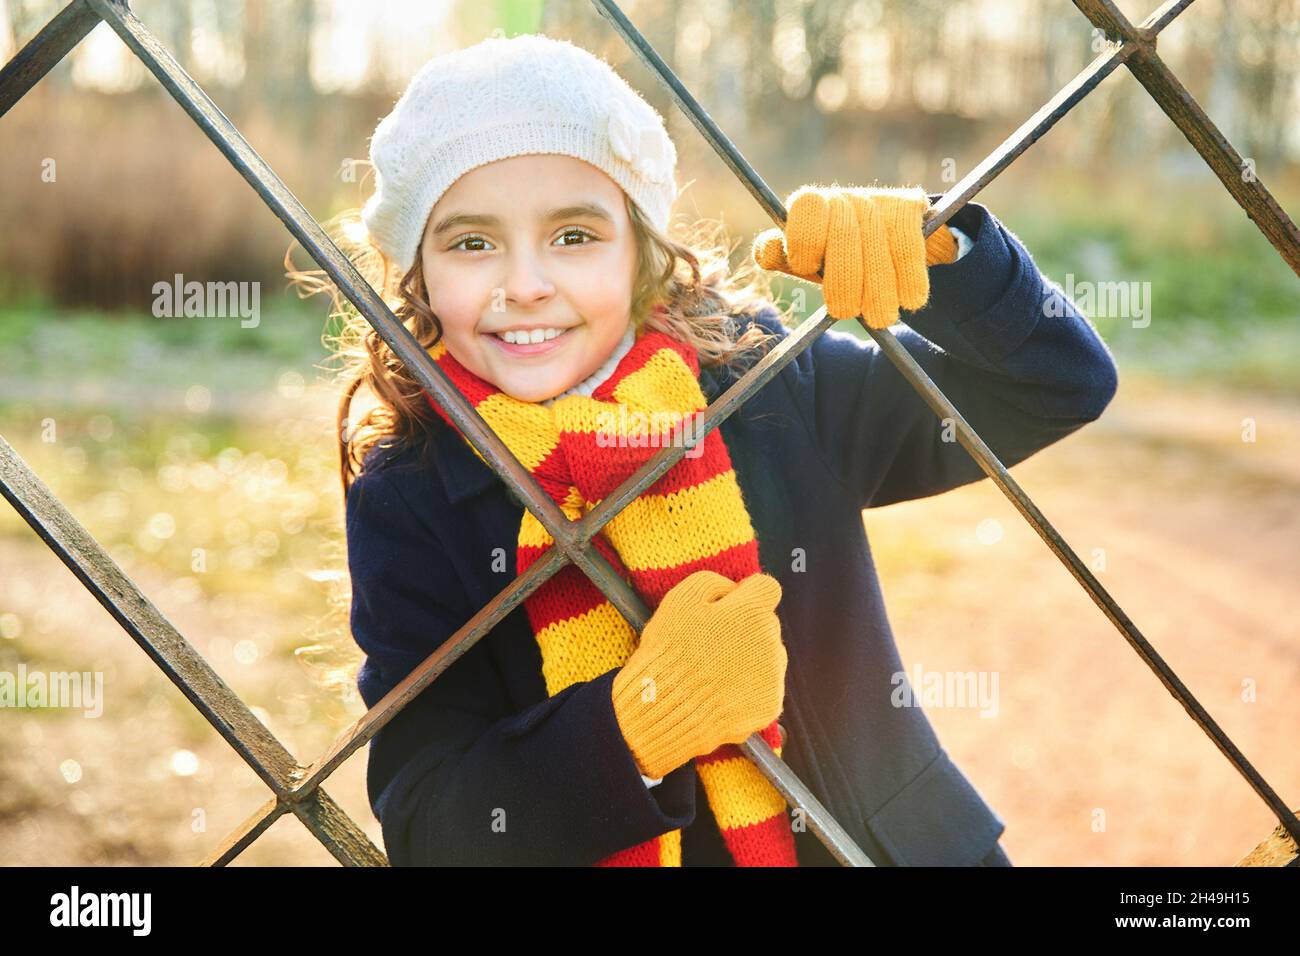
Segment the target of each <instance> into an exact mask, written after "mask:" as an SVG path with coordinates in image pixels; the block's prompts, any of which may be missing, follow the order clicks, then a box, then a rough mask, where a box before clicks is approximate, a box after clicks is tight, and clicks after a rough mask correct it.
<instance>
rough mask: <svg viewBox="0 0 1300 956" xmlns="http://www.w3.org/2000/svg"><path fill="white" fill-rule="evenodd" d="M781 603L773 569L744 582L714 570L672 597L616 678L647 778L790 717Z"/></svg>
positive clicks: (616, 693)
mask: <svg viewBox="0 0 1300 956" xmlns="http://www.w3.org/2000/svg"><path fill="white" fill-rule="evenodd" d="M780 600H781V585H780V583H779V582H778V581H777V580H776V578H773V577H771V576H770V575H767V574H761V573H759V574H751V575H750V576H749V577H747V578H745V579H744V580H743V581H741V582H740V583H739V584H737V583H735V582H733V581H732V580H730V579H729V578H727V577H725V576H723V575H721V574H718V573H717V572H716V571H708V570H704V571H696V572H695V573H694V574H691V575H688V576H687V577H685V578H683V579H682V580H681V581H679V582H678V583H677V584H676V585H675V586H674V587H673V588H672V589H671V590H670V591H669V592H668V593H667V594H665V595H664V599H663V600H662V601H661V602H660V603H659V607H658V608H656V609H655V613H654V614H653V615H652V616H651V617H650V620H649V621H647V622H646V625H645V627H644V628H642V630H641V642H640V643H639V644H638V645H637V648H636V650H635V651H633V652H632V655H631V656H630V657H629V658H628V659H627V662H626V663H625V664H624V665H623V667H622V669H621V670H619V672H618V673H617V674H616V675H614V685H613V698H614V712H615V714H616V716H617V717H618V724H619V729H620V730H621V731H622V732H623V739H624V740H626V741H627V744H628V747H629V749H630V750H631V751H632V756H633V758H634V759H635V761H636V764H637V766H638V767H640V769H641V772H642V773H643V774H645V775H646V776H648V777H662V776H664V775H665V774H667V773H668V772H670V771H672V770H675V769H677V768H678V767H680V766H681V765H682V764H684V763H686V761H688V760H690V759H691V758H692V757H697V756H700V755H701V754H708V753H712V752H713V751H714V750H716V749H717V748H718V747H720V746H722V745H723V744H738V743H741V742H742V741H744V740H746V739H747V738H748V737H749V736H750V734H753V733H756V732H758V731H760V730H762V729H763V728H764V727H766V726H767V725H768V724H770V723H771V722H772V721H774V720H776V718H777V717H778V716H779V715H780V713H781V704H782V702H783V700H784V699H785V669H786V663H787V656H786V650H785V644H783V643H782V641H781V622H780V621H779V619H778V618H777V616H776V606H777V604H778V603H779V602H780Z"/></svg>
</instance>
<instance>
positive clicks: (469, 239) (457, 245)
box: [451, 236, 487, 252]
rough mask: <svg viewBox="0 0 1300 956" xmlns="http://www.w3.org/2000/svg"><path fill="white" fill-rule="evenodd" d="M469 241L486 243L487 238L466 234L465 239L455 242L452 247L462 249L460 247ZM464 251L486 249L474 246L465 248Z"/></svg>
mask: <svg viewBox="0 0 1300 956" xmlns="http://www.w3.org/2000/svg"><path fill="white" fill-rule="evenodd" d="M467 242H482V243H486V242H487V240H486V239H484V238H483V237H482V236H466V237H465V238H464V239H462V240H460V241H459V242H457V243H456V244H454V245H453V246H452V247H451V248H453V249H460V248H461V247H462V246H464V245H465V243H467ZM464 251H465V252H484V251H486V250H484V249H481V248H473V249H465V250H464Z"/></svg>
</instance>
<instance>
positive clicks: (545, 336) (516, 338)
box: [497, 329, 567, 345]
mask: <svg viewBox="0 0 1300 956" xmlns="http://www.w3.org/2000/svg"><path fill="white" fill-rule="evenodd" d="M565 331H567V330H565V329H533V330H531V331H528V330H525V329H519V330H518V331H516V330H514V329H509V330H507V331H505V332H498V333H497V335H498V337H500V338H503V339H505V340H506V341H507V342H509V343H511V344H512V345H532V344H536V343H538V342H546V341H549V340H550V339H553V338H555V337H556V336H557V335H561V334H563V333H564V332H565Z"/></svg>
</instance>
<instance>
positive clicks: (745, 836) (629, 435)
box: [426, 329, 798, 866]
mask: <svg viewBox="0 0 1300 956" xmlns="http://www.w3.org/2000/svg"><path fill="white" fill-rule="evenodd" d="M429 354H430V356H431V357H432V358H433V359H434V361H436V362H437V363H438V365H439V367H440V368H441V369H442V370H443V372H444V373H446V375H447V376H448V378H450V379H451V380H452V382H453V383H455V385H456V387H457V388H459V389H460V391H461V392H462V393H463V394H464V395H465V397H466V398H467V399H468V400H469V401H470V403H471V404H472V405H473V406H474V407H475V409H477V411H478V413H479V414H480V415H481V416H483V419H484V420H485V421H486V422H487V423H488V425H489V426H490V427H491V428H492V430H493V431H495V432H496V434H497V435H498V436H499V437H500V438H501V440H502V441H503V442H504V443H505V445H506V447H508V448H509V449H510V450H511V452H513V453H514V455H515V457H517V458H518V459H519V460H520V462H522V463H523V465H524V466H525V467H526V468H528V470H529V471H530V472H531V473H532V474H533V476H534V477H535V478H536V479H537V481H538V482H539V484H540V485H541V486H542V487H543V488H544V489H546V492H547V493H548V494H549V495H550V496H551V497H552V498H553V499H554V500H555V501H556V503H557V504H558V505H559V506H560V508H561V510H563V512H564V514H565V515H567V516H568V518H569V519H570V520H571V521H577V520H579V519H581V518H582V517H583V516H585V515H586V514H587V512H589V511H591V509H592V508H594V507H595V506H596V505H597V504H599V503H600V502H601V500H603V499H604V498H605V497H606V496H607V495H609V494H610V493H611V492H612V491H614V489H615V488H617V487H618V486H619V485H620V484H622V483H623V482H624V481H625V480H626V479H627V478H628V477H630V476H631V475H632V474H633V472H635V471H636V470H637V469H638V468H639V467H641V465H643V464H644V463H645V462H646V461H647V460H649V459H650V458H651V457H652V456H653V455H654V454H655V453H656V452H657V451H658V450H659V449H660V448H662V447H664V446H665V445H667V444H669V443H670V442H672V441H673V440H674V435H678V436H681V435H688V436H690V437H694V435H695V434H696V433H695V431H694V430H693V429H694V428H695V427H696V426H697V425H698V414H697V413H700V412H702V411H703V410H704V409H705V408H706V407H707V404H708V403H707V401H706V400H705V397H704V393H703V392H702V390H701V389H700V383H699V380H698V378H699V357H698V355H697V354H696V352H695V350H694V348H692V347H691V346H690V345H687V344H684V343H682V342H679V341H677V340H676V339H674V338H672V337H670V336H668V335H667V334H665V333H663V332H659V331H657V330H653V329H650V330H645V331H643V332H642V333H641V334H640V335H639V336H638V338H637V339H636V341H635V342H634V343H633V345H632V348H631V349H630V350H629V351H628V352H627V354H626V355H624V356H623V358H622V359H621V360H620V361H619V362H618V364H617V366H616V367H615V369H614V372H613V374H611V375H610V377H609V378H608V379H606V380H605V381H604V382H602V383H601V384H600V385H599V386H598V387H597V388H596V389H595V391H594V392H593V393H592V395H591V396H590V397H587V396H585V395H567V396H565V397H563V398H560V399H558V400H556V401H555V402H553V403H552V404H551V405H550V406H546V405H541V404H537V403H534V402H525V401H520V400H518V399H515V398H512V397H510V396H509V395H506V394H505V393H504V392H502V391H501V390H500V389H498V388H497V387H496V386H495V385H493V384H492V383H490V382H487V381H485V380H484V379H482V378H480V377H479V376H478V375H476V374H474V373H473V372H470V371H469V370H468V369H466V368H465V367H464V366H463V365H462V364H461V363H460V362H458V361H457V360H456V359H455V358H454V357H453V356H452V355H451V353H450V352H449V351H448V350H447V347H446V346H445V345H444V344H443V343H442V342H439V343H438V344H436V345H435V346H433V347H432V348H431V349H430V350H429ZM426 398H428V400H429V404H430V405H431V406H433V408H434V410H435V411H437V412H438V414H439V415H440V416H441V417H442V418H443V420H444V421H446V422H448V424H452V423H451V420H450V419H449V418H448V417H447V415H446V413H444V412H443V411H442V409H441V408H439V407H438V405H437V403H436V402H434V401H433V399H432V397H431V396H429V395H427V393H426ZM452 427H453V428H454V427H455V426H454V424H452ZM678 440H680V439H678ZM470 447H471V449H473V446H472V445H471V446H470ZM474 453H475V454H476V455H478V451H477V449H474ZM479 458H480V459H482V456H481V455H479ZM553 543H554V539H553V538H552V537H551V535H550V534H549V533H548V532H547V531H546V529H545V528H544V527H543V526H542V524H541V522H539V521H538V520H537V518H536V517H535V516H534V515H533V514H532V512H530V511H528V510H527V509H525V510H524V514H523V520H522V521H521V522H520V526H519V540H518V546H517V550H516V558H517V561H516V566H517V571H516V573H517V574H523V573H524V572H525V571H527V570H528V568H529V567H530V566H531V565H532V563H533V562H534V561H536V560H537V559H538V558H540V557H541V556H542V554H543V553H544V552H545V551H546V549H547V548H549V547H550V546H551V545H552V544H553ZM593 544H594V545H595V547H596V548H597V550H598V551H599V552H600V553H601V554H602V555H604V556H605V558H606V559H607V560H608V561H609V563H610V565H611V566H612V567H613V568H614V569H615V571H616V572H617V573H618V574H619V575H620V576H621V577H622V578H623V579H624V580H625V581H627V582H628V583H629V584H631V585H632V587H633V588H634V589H635V590H636V591H637V593H638V594H640V595H641V598H642V599H643V600H644V601H645V602H646V604H647V605H648V606H649V607H650V608H651V609H652V610H653V609H654V608H656V607H658V606H659V602H660V601H661V600H662V599H663V596H664V595H665V594H666V593H667V592H668V591H669V590H670V589H671V588H672V587H673V586H674V585H675V584H677V582H678V581H680V580H682V579H683V578H684V577H686V576H687V575H689V574H691V573H693V572H695V571H699V570H701V569H705V568H707V569H711V570H713V571H716V572H718V573H719V574H723V575H725V576H726V577H728V578H730V579H731V580H733V581H740V580H742V579H743V578H746V577H748V576H749V575H751V574H754V573H756V572H759V571H761V570H762V568H761V567H760V566H759V560H758V543H757V541H756V539H755V537H754V529H753V525H752V524H751V522H750V517H749V512H748V511H747V510H746V507H745V502H744V500H743V498H742V497H741V492H740V486H739V485H738V484H737V482H736V474H735V471H734V470H733V469H732V465H731V455H730V454H729V453H728V451H727V447H726V444H725V443H724V442H723V439H722V435H721V433H720V432H719V431H718V430H717V429H716V428H715V429H714V430H713V431H711V432H709V433H708V434H707V435H706V436H705V437H704V440H703V442H700V443H698V444H696V445H695V446H694V447H693V448H690V449H688V450H687V452H686V454H685V455H684V456H683V457H682V458H681V460H680V461H678V462H677V464H676V465H674V466H673V467H672V468H671V469H669V470H668V472H666V473H665V474H664V475H662V476H661V477H660V478H659V480H658V481H657V482H655V483H654V484H652V485H651V486H650V487H649V488H648V489H647V490H646V491H645V492H643V493H642V494H641V495H640V497H638V498H637V499H636V500H635V501H633V502H632V503H631V504H629V505H628V506H627V507H625V508H624V509H623V510H622V511H621V512H619V513H618V514H617V515H615V516H614V517H613V518H612V519H610V521H609V523H608V524H606V525H605V526H604V528H602V529H601V531H600V533H599V534H597V535H596V537H595V538H594V539H593ZM525 609H526V612H527V614H528V619H529V622H530V623H531V625H532V628H533V633H534V635H535V636H536V638H537V643H538V645H539V646H540V649H541V653H542V673H543V677H544V678H545V681H546V690H547V694H548V695H550V696H554V695H555V694H558V693H559V692H560V691H562V690H564V689H565V688H566V687H568V686H569V685H570V684H573V683H575V682H577V681H586V680H592V679H594V678H596V677H599V676H600V675H601V674H604V673H605V672H607V671H609V670H610V669H611V668H615V667H621V666H622V665H623V663H624V662H625V661H626V660H627V658H628V656H629V655H630V654H631V653H632V651H633V649H634V648H635V647H636V642H637V640H638V635H637V632H636V631H635V630H634V629H633V628H632V626H631V625H630V624H628V623H627V621H626V620H625V619H624V618H623V616H622V615H621V614H619V612H618V611H617V610H616V609H615V607H614V605H613V604H611V603H610V602H609V601H608V600H607V599H606V598H605V596H604V594H603V593H602V592H601V591H600V589H599V588H597V587H596V586H595V585H594V584H592V583H591V581H590V579H589V578H588V577H587V576H586V575H585V574H583V573H582V571H580V570H579V569H578V568H576V567H575V566H573V565H571V564H569V565H566V566H565V567H564V568H563V569H561V570H560V571H559V572H557V573H556V574H555V575H554V576H552V577H551V578H550V579H549V580H547V581H546V583H544V584H543V585H542V586H541V587H539V588H538V589H537V590H536V591H534V592H533V594H532V595H531V596H530V597H529V598H528V599H527V600H526V601H525ZM761 733H762V736H763V739H764V740H766V741H767V743H768V744H769V745H770V746H771V747H772V749H773V750H774V751H776V753H777V754H780V753H781V739H780V734H779V731H778V729H777V725H776V721H773V722H772V723H771V725H769V726H768V727H766V728H764V729H763V730H762V732H761ZM576 745H577V742H576V741H575V746H576ZM694 764H695V768H696V771H697V772H698V773H699V777H700V781H701V783H702V784H703V786H704V791H705V794H706V795H707V797H708V802H709V808H710V809H711V810H712V812H713V816H714V819H715V820H716V821H717V824H718V829H719V830H720V832H721V833H722V837H723V840H724V842H725V843H726V846H727V849H728V850H729V851H730V853H731V856H732V858H733V859H734V860H735V862H736V865H737V866H797V865H798V862H797V860H796V858H795V850H794V837H793V834H792V833H791V830H790V822H789V817H788V815H787V812H786V804H785V800H784V799H783V798H782V796H781V795H780V793H778V792H777V790H776V789H775V788H774V787H773V786H772V784H771V783H769V782H768V780H767V779H766V778H765V777H764V776H763V775H762V774H761V773H760V772H759V771H758V769H757V768H756V767H755V766H754V765H753V764H752V763H751V762H750V761H749V760H748V759H747V758H746V757H745V756H744V754H743V753H742V752H741V750H740V748H739V747H737V746H735V745H734V744H724V745H723V746H721V747H719V748H718V749H717V750H715V751H713V752H712V753H710V754H705V755H702V756H699V757H696V758H695V759H694ZM681 835H682V831H681V830H672V831H669V832H667V833H664V834H661V835H660V836H657V837H654V838H652V839H650V840H647V841H646V842H644V843H640V844H637V845H636V846H631V847H628V848H627V849H624V850H620V851H619V852H617V853H614V854H611V855H610V856H608V857H606V858H605V859H603V860H601V861H599V862H598V863H597V864H596V865H597V866H681V865H682V850H681Z"/></svg>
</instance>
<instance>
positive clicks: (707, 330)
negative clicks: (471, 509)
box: [284, 193, 789, 497]
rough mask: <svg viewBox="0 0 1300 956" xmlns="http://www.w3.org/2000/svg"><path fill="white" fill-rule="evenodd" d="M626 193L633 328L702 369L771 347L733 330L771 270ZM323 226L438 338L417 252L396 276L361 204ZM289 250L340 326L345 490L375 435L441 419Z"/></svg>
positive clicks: (406, 320) (768, 297) (400, 438)
mask: <svg viewBox="0 0 1300 956" xmlns="http://www.w3.org/2000/svg"><path fill="white" fill-rule="evenodd" d="M623 198H624V202H625V205H626V207H627V211H628V216H629V218H630V220H631V222H632V230H633V234H634V239H635V242H636V246H637V264H636V274H635V277H634V295H633V300H632V309H631V312H632V319H633V322H634V323H636V325H637V329H638V332H639V331H640V330H641V329H642V328H654V329H658V330H660V331H662V332H664V333H666V334H668V335H671V336H673V337H674V338H676V339H677V340H678V341H682V342H688V343H690V344H691V345H692V346H694V348H695V350H696V352H697V354H698V355H699V360H700V365H701V366H704V367H707V366H713V365H720V364H728V363H732V362H739V361H744V360H745V359H746V358H748V357H750V356H753V355H756V354H757V353H758V352H760V351H765V350H766V349H767V348H768V347H770V345H771V342H772V340H774V339H776V338H777V336H775V335H773V334H771V333H769V332H767V331H766V330H764V329H763V328H762V327H761V326H760V325H759V324H758V323H756V322H754V323H749V324H748V327H747V328H745V331H744V332H743V333H742V334H741V335H739V336H736V334H735V333H736V329H737V328H738V326H739V323H738V322H736V321H735V320H736V319H737V318H738V317H743V316H745V315H747V314H750V313H752V312H755V311H757V310H759V309H761V308H763V307H771V306H772V305H773V297H772V294H771V288H770V285H769V279H768V276H767V275H766V274H765V273H764V272H763V271H762V270H761V269H759V268H758V267H757V266H756V264H755V263H754V262H753V260H752V258H750V257H748V256H746V257H745V262H744V264H743V265H742V266H741V267H739V268H738V269H735V270H733V269H732V268H731V265H730V258H731V255H732V252H733V250H734V248H735V246H734V245H732V244H729V243H728V240H727V238H726V232H725V229H724V227H723V226H722V224H721V223H720V222H717V221H715V220H710V219H700V220H697V221H696V222H695V223H694V224H693V225H692V226H689V227H687V228H685V229H684V230H682V235H681V238H674V237H672V236H670V235H668V234H665V233H664V232H661V231H660V230H658V229H657V228H655V226H654V225H653V224H651V223H650V222H649V221H648V220H647V219H646V218H645V216H644V215H643V214H642V212H641V209H640V207H639V206H637V204H636V203H635V202H633V201H632V199H631V198H630V197H629V196H628V195H627V194H626V193H624V194H623ZM325 225H326V228H327V229H328V230H329V231H330V232H331V234H332V235H333V237H334V239H335V242H336V243H337V244H338V246H339V248H340V249H341V250H343V252H344V254H345V255H347V256H348V258H349V259H350V260H351V262H352V263H353V265H354V266H355V267H356V268H357V271H358V272H360V273H361V275H362V277H363V278H365V279H366V281H367V282H369V283H370V285H371V286H372V287H373V288H374V289H375V290H376V292H378V293H379V295H380V296H381V297H382V298H383V299H384V301H385V303H386V304H387V305H388V306H389V308H390V309H392V311H393V314H394V315H395V316H396V317H397V319H398V320H399V321H400V322H401V323H402V324H403V325H404V326H406V328H407V329H408V330H409V331H410V333H411V335H412V336H413V337H414V338H415V340H416V341H417V342H419V343H420V345H421V346H422V347H424V348H425V349H426V350H427V349H430V348H432V347H433V346H434V345H436V344H437V342H438V341H439V340H440V339H441V337H442V323H441V322H440V321H439V319H438V317H437V316H436V315H435V314H434V312H433V309H432V308H431V307H430V305H429V302H428V293H427V290H426V287H425V281H424V271H423V267H422V263H421V258H420V256H418V255H417V256H416V258H415V263H414V264H413V265H412V266H411V268H410V269H408V270H407V272H406V274H405V275H402V276H400V277H399V276H398V275H397V268H396V266H395V264H394V263H393V261H392V260H391V259H390V258H389V257H388V256H387V255H385V254H384V252H383V251H382V250H381V249H380V248H379V247H378V246H377V245H375V243H374V242H373V240H372V239H371V238H370V236H369V235H368V234H367V233H366V231H365V227H364V225H363V224H362V222H361V216H360V210H359V209H356V208H354V209H349V210H346V211H344V212H342V213H340V214H339V215H337V216H335V217H334V218H333V219H331V220H329V221H328V222H327V223H326V224H325ZM669 228H670V230H672V229H673V226H671V225H670V227H669ZM674 231H676V230H674ZM292 251H293V245H292V244H291V245H290V247H289V250H288V251H286V253H285V259H284V264H285V268H286V272H285V275H286V277H288V279H289V280H290V285H291V286H294V287H296V288H297V289H298V294H299V298H306V297H308V296H311V295H316V294H318V293H321V292H325V293H329V294H330V295H331V297H332V311H331V314H330V319H331V322H335V323H338V327H339V331H338V332H337V333H336V334H334V335H332V336H331V335H327V336H326V341H327V343H329V344H330V346H331V347H332V351H333V356H334V358H335V360H336V361H337V362H338V369H337V371H338V375H339V377H340V379H341V381H342V398H341V400H340V402H339V411H338V433H337V434H338V437H339V470H340V479H341V481H342V484H343V495H344V497H346V496H347V493H348V489H349V488H350V487H351V486H352V482H353V481H355V479H356V476H357V475H358V474H359V473H360V472H361V469H362V467H363V464H364V461H365V458H366V455H367V453H368V452H369V451H370V450H371V449H372V448H373V447H374V446H375V445H376V443H378V442H381V441H383V442H384V443H385V444H386V445H390V446H397V447H406V446H414V445H417V444H425V445H426V447H427V439H428V437H429V435H430V433H431V431H432V429H434V428H435V427H437V425H438V419H437V416H436V413H434V411H433V410H432V409H431V408H430V407H429V405H428V403H427V401H426V400H425V398H424V393H423V389H422V388H421V386H420V385H419V383H418V382H417V381H416V379H415V377H414V376H413V375H412V374H411V372H410V371H409V370H408V369H407V368H406V367H405V364H404V363H403V362H402V361H401V359H400V358H398V357H397V355H396V354H394V352H393V350H392V349H391V348H390V347H389V346H388V343H387V342H385V341H384V340H383V339H382V338H381V337H380V336H379V333H378V332H376V331H375V329H374V328H373V327H372V326H371V325H370V323H369V322H368V321H367V320H366V318H365V317H364V316H362V315H361V314H360V313H359V312H358V311H357V310H356V308H355V307H354V306H353V305H352V303H351V302H350V301H348V300H347V299H346V298H345V297H344V296H343V294H342V293H341V292H340V291H339V289H338V287H337V286H336V285H335V284H334V282H333V280H331V279H330V278H329V276H328V274H327V273H326V272H325V271H324V270H323V269H310V270H298V269H295V268H294V267H293V264H292V262H291V259H290V254H291V253H292ZM656 306H662V309H656ZM788 318H789V313H788V312H782V313H781V320H782V321H783V322H788ZM363 384H364V385H366V386H367V387H368V388H369V389H370V390H371V392H372V393H373V394H374V395H375V396H376V398H377V404H376V405H375V406H374V407H372V408H370V409H368V410H367V411H366V412H365V413H364V414H363V415H362V416H361V417H360V419H359V420H358V421H357V422H356V423H355V425H352V426H351V427H349V425H350V421H349V415H350V411H351V407H352V401H353V397H354V396H355V395H356V392H357V390H358V389H359V388H360V386H361V385H363Z"/></svg>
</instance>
